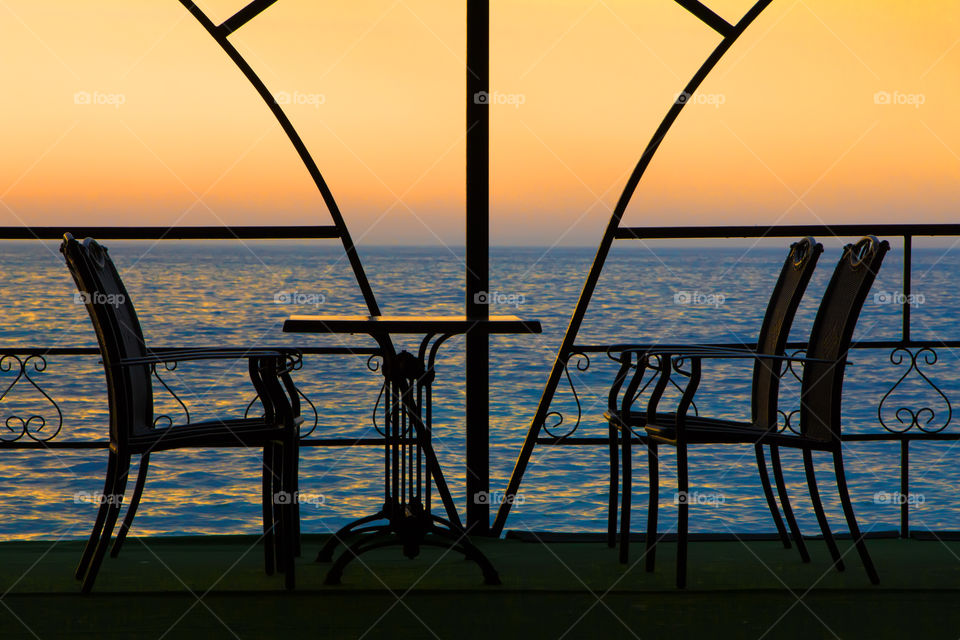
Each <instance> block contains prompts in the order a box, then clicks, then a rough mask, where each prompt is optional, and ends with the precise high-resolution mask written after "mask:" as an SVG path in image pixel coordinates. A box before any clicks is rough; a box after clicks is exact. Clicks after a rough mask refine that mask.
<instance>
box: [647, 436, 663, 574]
mask: <svg viewBox="0 0 960 640" xmlns="http://www.w3.org/2000/svg"><path fill="white" fill-rule="evenodd" d="M647 468H648V476H649V478H650V481H649V491H648V494H649V495H648V498H647V556H646V569H647V571H648V572H651V571H653V569H654V566H655V565H656V559H657V516H658V514H659V511H660V457H659V455H658V453H657V443H656V442H654V441H653V440H649V439H648V440H647Z"/></svg>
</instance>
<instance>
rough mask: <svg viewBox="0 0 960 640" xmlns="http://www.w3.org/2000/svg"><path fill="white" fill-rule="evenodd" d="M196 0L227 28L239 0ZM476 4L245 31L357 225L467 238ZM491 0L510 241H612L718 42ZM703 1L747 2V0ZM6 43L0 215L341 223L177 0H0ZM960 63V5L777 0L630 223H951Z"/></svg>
mask: <svg viewBox="0 0 960 640" xmlns="http://www.w3.org/2000/svg"><path fill="white" fill-rule="evenodd" d="M200 4H201V6H202V7H203V8H204V9H206V10H207V11H208V12H209V13H210V14H211V16H212V17H213V18H214V20H215V21H218V22H219V21H221V20H222V19H224V18H226V17H227V16H229V15H230V14H231V13H232V12H233V11H235V10H236V9H238V8H239V7H241V6H242V5H243V4H244V2H243V1H242V0H215V1H214V0H208V1H207V2H202V3H200ZM464 4H465V3H462V2H450V1H449V0H443V1H440V0H357V1H353V2H323V3H315V2H304V1H302V0H279V1H278V2H277V3H276V4H275V5H274V6H272V7H271V8H269V9H268V10H267V11H266V12H265V13H264V14H263V15H261V16H260V17H259V18H257V19H256V20H255V21H254V22H252V23H251V24H249V25H247V26H246V27H244V28H243V29H242V30H241V31H240V32H238V33H237V34H236V35H235V36H233V42H234V43H235V44H236V45H237V46H238V47H239V48H240V50H241V51H242V52H243V53H244V54H245V55H247V56H248V59H249V61H250V62H251V64H252V65H253V67H254V68H255V69H256V70H257V71H258V72H259V73H260V74H261V75H262V77H263V78H264V80H265V81H266V83H267V84H268V86H269V87H270V88H271V90H272V91H274V92H275V93H276V94H277V95H282V94H286V95H290V96H291V101H292V102H294V104H291V105H289V107H288V113H289V114H290V116H291V118H292V120H293V121H294V123H295V124H296V125H297V127H298V128H299V129H300V131H301V132H302V134H303V136H304V139H305V140H306V142H307V144H308V146H309V147H310V149H311V151H312V152H313V154H314V157H315V158H316V160H317V163H318V164H319V166H320V168H321V170H322V171H323V172H324V174H325V176H326V177H327V180H328V182H329V183H330V185H331V187H332V189H333V192H334V194H335V195H336V197H337V199H338V201H339V202H340V205H341V208H342V209H343V211H344V214H345V216H346V218H347V222H348V225H350V228H351V230H352V232H353V234H354V236H355V237H356V238H357V240H358V242H359V243H360V244H368V245H369V244H390V243H403V244H425V243H439V242H444V243H448V244H462V242H463V200H464V187H463V185H464V175H463V174H464V161H463V159H464V144H463V123H464V114H463V110H464V108H463V94H464V69H463V50H464V46H465V41H464V33H463V31H464V28H463V25H464V19H465V14H464ZM492 4H493V13H492V45H493V58H492V73H493V81H492V90H493V91H494V92H496V93H497V94H498V95H499V96H500V98H501V100H502V101H503V102H504V103H503V104H495V105H492V106H491V109H492V119H493V120H492V127H493V133H492V158H493V165H492V179H491V189H492V191H491V199H492V207H493V211H492V223H491V224H492V236H493V241H494V242H495V243H498V244H539V245H542V244H552V243H554V242H557V241H559V242H562V243H563V244H574V245H593V244H595V243H596V241H597V240H598V238H599V235H600V233H601V231H602V228H603V225H604V223H605V221H606V219H607V217H608V215H609V208H610V207H611V206H613V203H614V202H615V201H616V198H617V196H618V195H619V192H620V189H621V188H622V186H623V184H624V181H625V179H626V174H627V173H628V172H629V170H630V169H631V168H632V167H633V165H634V164H635V162H636V160H637V158H638V155H639V153H640V152H641V150H642V148H643V146H644V144H645V143H646V141H647V139H648V137H649V135H650V134H651V133H652V131H653V129H654V127H655V126H656V124H657V122H658V121H659V120H660V118H661V117H662V116H663V114H664V113H665V111H666V109H667V108H668V106H669V105H670V103H671V102H672V100H673V99H674V96H675V94H676V92H677V91H678V90H679V88H680V87H681V86H682V85H683V84H684V83H685V82H686V80H687V78H688V77H689V76H690V75H691V73H692V72H693V70H694V69H695V68H696V67H697V66H698V65H699V63H700V62H701V61H702V59H703V58H704V57H705V55H706V54H707V52H708V51H709V50H710V49H711V48H712V47H713V46H715V44H716V42H717V37H716V36H715V35H714V34H713V32H712V31H710V30H709V29H708V28H707V27H706V26H704V25H703V24H701V23H700V22H699V21H698V20H697V19H696V18H694V17H693V16H691V15H689V14H688V13H686V12H685V11H684V10H683V9H681V8H680V7H679V6H677V5H675V4H674V3H673V2H670V1H669V0H657V1H653V0H650V1H647V2H637V1H636V0H596V1H594V0H510V2H494V3H492ZM708 4H709V5H710V6H711V7H713V8H714V9H715V10H716V11H717V12H718V13H721V14H722V15H724V16H725V17H726V18H727V19H728V20H730V21H735V20H736V19H738V18H739V16H740V15H741V14H742V13H743V11H745V9H746V8H747V6H748V5H749V4H750V3H749V2H746V1H742V0H714V1H713V2H710V3H708ZM118 6H119V8H118ZM0 53H2V58H3V60H4V61H5V64H4V65H3V66H2V70H0V74H2V75H3V83H4V85H3V86H4V87H5V88H6V95H5V98H6V99H5V100H4V103H3V113H4V116H5V117H4V118H3V119H2V124H0V127H2V137H3V142H4V144H3V147H4V152H3V154H2V155H0V200H2V204H3V205H5V206H3V207H0V216H2V221H0V225H14V224H21V223H28V224H61V223H63V224H150V225H154V224H173V223H178V224H219V223H223V222H226V223H233V224H269V223H275V224H288V223H289V224H326V223H327V222H328V217H327V214H326V211H325V210H324V209H323V204H322V202H321V200H320V198H319V196H318V195H317V194H316V192H315V190H314V188H313V185H312V183H311V182H310V180H309V177H308V176H307V174H306V172H305V170H304V169H303V168H302V167H301V166H300V164H299V160H298V159H297V157H296V155H295V154H294V152H293V150H292V148H291V147H290V145H289V143H288V142H287V141H286V139H285V138H284V136H283V134H282V132H281V131H280V129H279V127H278V126H277V125H276V124H275V122H274V121H273V119H272V116H271V115H270V114H269V112H268V111H267V109H266V107H265V106H264V105H263V104H262V102H260V100H259V98H258V97H257V96H256V95H255V93H254V91H253V90H252V88H251V87H250V86H249V85H248V84H247V82H246V80H245V79H244V78H243V77H242V75H241V74H240V73H239V71H237V70H236V69H235V68H234V67H233V65H232V63H231V62H230V61H229V60H228V59H227V57H226V56H225V55H224V54H223V52H222V51H221V50H220V49H219V47H217V46H216V44H215V43H214V42H213V41H212V40H211V39H210V38H209V36H207V34H206V33H205V32H204V31H203V30H202V29H201V28H200V26H199V25H198V24H197V23H196V22H195V21H194V20H193V18H192V17H190V16H189V15H188V14H187V12H186V11H185V10H184V9H183V7H182V6H181V5H180V4H179V2H177V1H176V0H149V1H147V0H138V1H137V2H125V3H117V2H116V1H115V0H114V1H106V0H83V1H82V2H77V1H76V0H74V1H69V2H68V1H66V0H3V1H2V2H0ZM958 72H960V5H958V3H956V2H948V1H946V0H939V1H933V0H930V1H927V2H923V3H904V2H898V1H895V0H875V1H873V2H861V1H857V2H854V1H845V2H836V1H835V0H774V2H773V4H772V6H771V7H770V8H769V9H768V10H767V12H766V13H765V14H764V15H763V16H761V18H760V19H759V20H758V21H757V22H756V23H755V24H754V25H753V26H752V27H751V30H749V31H748V32H747V33H746V34H745V35H744V37H743V38H742V39H741V40H740V42H739V43H738V44H737V45H736V46H735V47H734V48H733V49H732V50H731V51H730V53H729V54H728V56H727V57H726V58H725V59H724V61H723V62H721V64H720V65H719V66H718V68H717V69H716V70H715V72H714V74H713V75H711V76H710V78H708V80H707V82H706V83H705V84H704V85H703V87H702V88H701V96H699V97H698V98H697V103H696V104H691V105H689V106H688V107H687V109H686V110H685V111H684V113H683V115H682V116H681V118H680V120H679V121H678V122H677V124H676V126H675V127H674V129H673V131H672V132H671V134H670V137H669V138H668V139H667V141H666V143H665V145H664V147H663V148H662V149H661V151H660V154H659V155H658V157H657V159H656V160H655V161H654V163H653V165H652V166H651V169H650V171H649V172H648V174H647V177H646V179H645V182H644V184H642V185H641V187H640V189H639V190H638V192H637V195H636V197H635V199H634V202H633V204H632V205H631V208H630V211H629V212H628V215H627V220H626V222H627V223H628V224H635V225H642V224H651V225H660V224H715V223H725V222H731V223H744V224H753V223H777V222H779V223H801V222H811V223H814V222H828V223H841V222H857V221H868V220H876V221H884V222H903V221H923V222H935V221H950V222H956V220H957V216H956V215H955V214H956V212H957V211H960V206H958V205H960V189H958V186H960V126H958V124H957V117H956V114H957V112H958V109H957V107H958V105H960V82H958V79H960V73H958ZM877 92H887V93H889V94H890V96H891V102H897V101H901V102H904V103H905V104H877V103H876V101H875V94H876V93H877ZM78 94H79V96H78ZM883 95H885V94H883ZM85 96H89V97H90V102H91V104H84V103H83V102H84V100H85ZM78 102H80V104H78ZM98 103H99V104H98ZM518 103H522V104H518ZM918 103H922V104H918Z"/></svg>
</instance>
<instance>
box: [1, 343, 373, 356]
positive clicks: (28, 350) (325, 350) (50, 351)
mask: <svg viewBox="0 0 960 640" xmlns="http://www.w3.org/2000/svg"><path fill="white" fill-rule="evenodd" d="M229 346H230V345H217V346H210V347H203V346H199V347H197V350H198V351H202V350H203V349H211V350H213V349H221V348H224V347H229ZM243 346H244V345H238V346H237V347H236V348H238V349H241V348H243ZM261 348H262V349H272V348H279V349H296V350H297V351H299V352H300V353H303V354H311V355H358V356H374V355H380V349H378V348H375V347H301V346H299V345H269V346H268V345H264V346H263V347H261ZM172 349H174V347H157V348H154V349H151V352H153V353H159V354H162V353H164V352H165V351H169V350H172ZM178 350H179V349H178ZM0 354H3V355H16V356H98V355H100V348H99V347H10V348H3V349H0Z"/></svg>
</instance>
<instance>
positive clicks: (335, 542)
mask: <svg viewBox="0 0 960 640" xmlns="http://www.w3.org/2000/svg"><path fill="white" fill-rule="evenodd" d="M481 326H482V327H483V328H484V330H486V331H488V332H489V333H491V334H506V333H539V332H540V331H541V328H540V323H539V322H533V321H525V320H522V319H520V318H518V317H516V316H490V317H489V319H488V320H487V319H484V320H479V319H472V318H467V317H466V316H440V317H418V316H291V317H290V318H288V319H287V321H286V322H284V324H283V330H284V331H287V332H295V333H332V334H344V333H366V334H368V335H369V336H371V337H372V338H373V339H374V340H376V341H377V343H378V344H379V346H380V350H381V354H382V356H383V367H382V373H383V376H384V387H383V390H382V392H381V398H382V400H383V425H382V431H381V433H382V434H383V436H384V441H385V445H384V458H383V471H384V478H383V493H384V500H383V506H382V507H381V508H380V509H379V510H378V511H377V512H376V513H374V514H372V515H369V516H366V517H363V518H360V519H358V520H355V521H353V522H351V523H349V524H347V525H346V526H345V527H343V528H341V529H340V530H339V531H337V532H336V533H334V534H333V536H331V538H330V540H329V541H328V542H327V544H325V545H324V547H323V548H322V549H321V550H320V553H319V554H318V555H317V561H318V562H330V561H331V560H334V558H333V556H334V551H335V550H336V548H337V547H338V546H340V545H343V546H344V547H346V548H345V549H344V551H343V552H342V553H341V554H340V556H339V557H338V558H337V559H336V560H335V561H334V562H333V565H332V566H331V568H330V570H329V571H328V572H327V577H326V583H327V584H340V580H341V577H342V575H343V571H344V569H345V568H346V566H347V565H348V564H349V563H350V562H351V561H352V560H353V559H354V558H357V557H359V556H360V555H361V554H363V553H366V552H367V551H371V550H373V549H378V548H381V547H385V546H393V545H399V546H402V547H403V553H404V555H405V556H407V557H408V558H415V557H417V556H418V555H419V553H420V547H421V546H436V547H442V548H447V549H452V550H454V551H457V552H459V553H462V554H463V555H464V556H465V557H466V558H467V559H469V560H472V561H473V562H475V563H476V564H477V565H478V566H479V567H480V569H481V571H482V572H483V578H484V582H486V583H487V584H494V585H495V584H500V578H499V576H498V574H497V571H496V569H495V568H494V567H493V565H492V564H491V563H490V561H489V560H488V559H487V558H486V556H485V555H484V554H483V553H482V552H481V551H480V550H479V549H477V547H476V546H474V545H473V543H472V542H470V538H469V533H470V531H469V529H466V530H465V529H464V527H463V525H462V524H461V520H460V516H459V515H458V513H457V509H456V506H455V504H454V502H453V498H452V496H451V495H450V490H449V488H448V487H447V482H446V480H445V479H444V476H443V471H442V470H441V468H440V462H439V461H438V459H437V455H436V452H435V451H434V449H433V443H432V427H433V424H432V422H433V408H432V405H433V382H434V379H435V375H436V374H435V369H434V364H435V361H436V357H437V353H438V351H439V349H440V346H441V344H442V343H443V342H444V341H446V340H447V339H448V338H450V337H452V336H454V335H458V334H465V333H468V332H469V331H471V330H474V329H476V328H479V327H481ZM399 334H410V335H422V336H423V338H422V339H421V341H420V347H419V349H418V350H417V354H416V355H414V354H412V353H410V352H407V351H400V352H397V351H396V350H395V349H394V347H393V343H392V341H391V336H394V335H399ZM424 471H425V473H424ZM431 480H432V484H433V485H435V486H436V490H437V493H438V495H439V497H440V500H441V502H442V503H443V506H444V510H445V511H446V515H447V517H446V518H441V517H439V516H437V515H434V514H433V513H431V493H432V489H431ZM467 499H468V500H474V501H477V502H486V503H488V502H489V495H475V496H468V497H467Z"/></svg>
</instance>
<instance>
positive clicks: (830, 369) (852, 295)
mask: <svg viewBox="0 0 960 640" xmlns="http://www.w3.org/2000/svg"><path fill="white" fill-rule="evenodd" d="M889 248H890V246H889V244H888V243H887V242H881V241H879V240H878V239H877V238H875V237H873V236H868V237H866V238H863V239H862V240H860V241H859V242H857V243H856V244H853V245H847V246H846V247H845V248H844V250H843V255H842V257H841V258H840V261H839V262H838V263H837V267H836V269H835V270H834V272H833V276H832V277H831V279H830V282H829V283H828V285H827V289H826V292H825V293H824V294H823V299H822V300H821V302H820V308H819V309H818V310H817V315H816V317H815V319H814V322H813V328H812V330H811V332H810V339H809V342H808V344H807V355H806V356H805V357H788V356H780V355H765V354H745V353H735V352H732V351H723V350H717V351H712V352H711V351H709V350H699V351H698V350H691V351H689V352H687V353H685V352H683V351H682V350H675V349H666V350H660V351H654V350H647V351H646V352H645V353H644V354H643V356H642V357H643V358H644V359H645V360H646V364H647V365H650V364H651V363H653V366H655V368H657V369H658V372H659V375H658V379H657V386H656V388H655V389H654V392H653V393H652V394H651V398H650V401H649V404H648V407H647V412H646V420H645V423H644V425H643V426H644V428H645V429H646V432H647V436H648V438H649V440H648V442H649V443H650V444H649V446H650V456H649V457H650V512H651V513H653V514H655V513H656V510H657V505H658V504H659V474H658V471H657V467H658V458H657V456H656V444H658V443H659V444H666V445H670V446H673V447H676V449H677V490H678V496H679V500H678V506H677V510H678V523H677V542H678V545H677V586H678V587H684V586H685V585H686V568H687V520H688V511H689V493H688V491H689V483H688V469H687V467H688V464H687V447H688V446H689V445H699V444H754V445H756V444H766V445H770V446H771V448H772V449H773V450H776V448H777V447H789V448H793V449H800V450H801V452H802V455H803V465H804V472H805V474H806V478H807V486H808V489H809V491H810V498H811V502H812V503H813V508H814V512H815V513H816V516H817V522H818V523H819V525H820V529H821V531H822V533H823V537H824V541H825V543H826V545H827V548H828V549H829V552H830V555H831V557H832V558H833V561H834V564H835V565H836V567H837V569H838V570H840V571H842V570H843V568H844V565H843V562H842V560H841V556H840V552H839V550H838V549H837V545H836V542H835V541H834V539H833V535H832V533H831V531H830V526H829V524H828V523H827V519H826V515H825V513H824V510H823V504H822V502H821V500H820V492H819V489H818V487H817V482H816V476H815V474H814V467H813V451H826V452H829V453H831V454H832V455H833V463H834V470H835V473H836V481H837V489H838V492H839V494H840V502H841V505H842V507H843V513H844V516H845V518H846V521H847V526H848V527H849V529H850V535H851V537H852V539H853V542H854V545H855V546H856V549H857V552H858V553H859V555H860V559H861V561H862V563H863V566H864V568H865V570H866V573H867V576H868V577H869V579H870V582H872V583H873V584H877V583H879V578H878V576H877V572H876V569H875V568H874V565H873V561H872V560H871V558H870V554H869V553H868V552H867V547H866V544H865V543H864V540H863V536H862V534H861V532H860V527H859V526H858V524H857V520H856V516H855V515H854V512H853V504H852V503H851V501H850V493H849V491H848V488H847V482H846V476H845V474H844V468H843V455H842V442H841V438H840V434H841V416H840V405H841V400H842V390H843V375H844V370H845V368H846V358H847V351H848V349H849V347H850V342H851V340H852V337H853V331H854V328H855V327H856V324H857V320H858V318H859V316H860V311H861V310H862V309H863V303H864V301H865V299H866V296H867V294H868V292H869V291H870V287H871V286H872V284H873V281H874V278H875V277H876V274H877V272H878V271H879V270H880V266H881V264H882V263H883V258H884V255H885V254H886V252H887V251H888V249H889ZM743 357H749V358H752V359H754V360H755V361H756V360H768V361H770V362H779V363H785V362H788V361H792V362H800V363H802V364H803V376H802V381H801V390H800V425H799V426H800V428H799V434H794V433H786V432H781V431H778V430H777V427H776V425H775V424H774V425H763V424H758V423H755V422H735V421H728V420H706V419H703V418H695V417H691V416H688V415H687V412H688V410H689V407H690V403H691V402H692V400H693V397H694V394H695V393H696V391H697V387H698V385H699V382H700V375H701V362H702V360H704V359H724V358H743ZM687 363H688V364H689V370H688V371H686V372H685V373H686V375H687V376H688V377H689V381H688V383H687V385H686V388H685V389H684V393H683V397H682V398H681V400H680V403H679V405H678V407H677V412H676V413H675V414H670V415H665V414H660V413H658V412H657V404H658V402H659V398H660V393H662V389H663V388H665V385H666V384H667V382H668V379H669V377H670V374H671V371H672V370H680V367H682V365H683V364H687ZM642 369H643V366H642V365H641V366H640V367H639V369H638V371H637V373H636V374H634V377H633V379H632V380H631V382H630V384H629V385H628V387H627V389H626V390H625V392H624V393H625V397H630V396H631V395H632V394H634V393H635V392H636V390H637V385H638V384H639V382H638V380H639V379H640V377H641V376H642ZM658 391H659V393H658ZM625 404H626V403H625ZM624 408H625V409H628V408H629V407H628V406H625V407H624ZM628 433H629V430H628V429H627V427H624V439H625V444H624V447H623V456H624V464H623V484H624V496H623V507H622V521H621V545H622V547H621V548H622V556H621V559H623V560H625V556H626V549H627V544H628V543H629V513H630V495H629V488H630V485H631V480H630V473H631V470H630V448H629V446H626V438H627V436H628ZM685 498H686V499H685ZM781 500H782V501H783V506H784V509H785V511H786V510H787V509H789V499H788V497H787V494H786V491H784V492H782V493H781ZM795 534H796V535H797V537H798V539H799V531H798V530H796V529H795ZM657 539H658V538H657V531H656V515H654V516H653V517H652V518H648V522H647V552H648V554H651V555H650V557H652V554H653V553H654V550H655V547H656V544H657ZM652 568H653V566H652V562H651V563H650V564H648V565H647V569H648V570H652Z"/></svg>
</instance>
